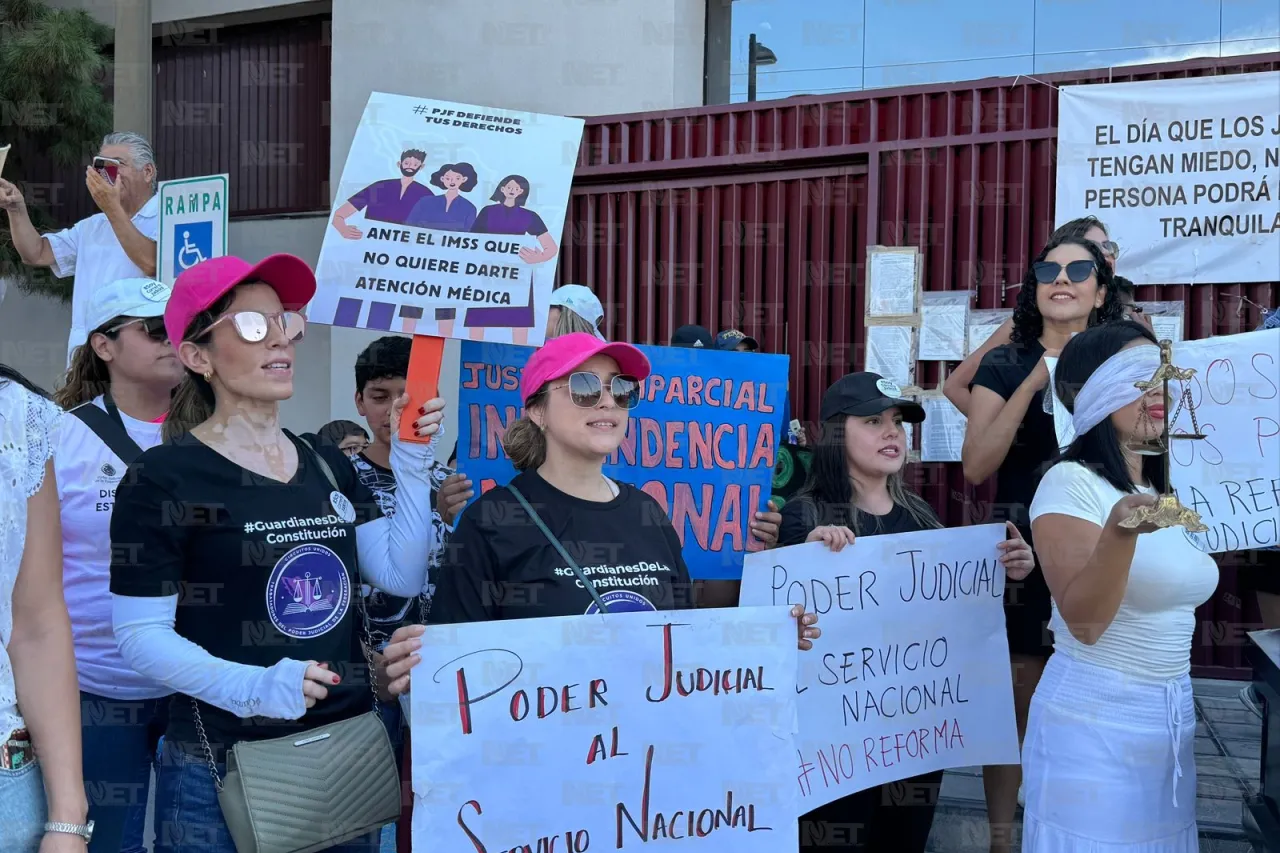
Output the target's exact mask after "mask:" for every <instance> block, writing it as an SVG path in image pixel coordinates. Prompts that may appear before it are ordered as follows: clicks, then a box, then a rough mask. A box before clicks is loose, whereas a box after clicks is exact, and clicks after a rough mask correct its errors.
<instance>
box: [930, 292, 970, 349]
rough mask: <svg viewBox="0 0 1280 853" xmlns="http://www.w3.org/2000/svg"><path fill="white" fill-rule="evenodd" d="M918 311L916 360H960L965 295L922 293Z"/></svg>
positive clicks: (965, 308) (965, 304) (965, 315)
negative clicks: (919, 317)
mask: <svg viewBox="0 0 1280 853" xmlns="http://www.w3.org/2000/svg"><path fill="white" fill-rule="evenodd" d="M923 302H924V305H923V306H922V307H921V309H920V313H921V323H920V359H919V360H920V361H963V360H964V345H965V328H964V325H965V318H966V317H967V316H968V311H969V305H968V303H969V294H968V293H964V292H961V293H956V292H954V291H944V292H941V293H926V294H923Z"/></svg>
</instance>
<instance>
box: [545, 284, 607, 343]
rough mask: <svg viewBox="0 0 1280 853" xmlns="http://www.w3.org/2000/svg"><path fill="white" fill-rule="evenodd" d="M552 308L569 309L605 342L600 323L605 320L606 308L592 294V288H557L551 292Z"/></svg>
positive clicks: (579, 285)
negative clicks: (588, 324) (589, 325)
mask: <svg viewBox="0 0 1280 853" xmlns="http://www.w3.org/2000/svg"><path fill="white" fill-rule="evenodd" d="M551 305H552V307H556V306H559V307H560V308H568V309H569V310H570V311H572V312H573V313H575V314H577V315H578V316H579V317H581V318H582V319H584V320H586V321H587V322H588V323H590V324H591V328H592V329H594V330H595V333H596V337H597V338H599V339H600V340H602V341H603V340H604V339H605V338H604V335H602V334H601V333H600V321H601V320H602V319H604V306H603V305H601V304H600V300H599V299H597V298H596V295H595V294H594V293H592V292H591V288H589V287H585V286H583V285H581V284H566V285H565V286H564V287H557V288H556V289H555V290H553V291H551Z"/></svg>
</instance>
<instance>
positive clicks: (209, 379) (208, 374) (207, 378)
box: [204, 370, 213, 382]
mask: <svg viewBox="0 0 1280 853" xmlns="http://www.w3.org/2000/svg"><path fill="white" fill-rule="evenodd" d="M204 381H205V382H212V381H213V371H212V370H206V371H205V372H204Z"/></svg>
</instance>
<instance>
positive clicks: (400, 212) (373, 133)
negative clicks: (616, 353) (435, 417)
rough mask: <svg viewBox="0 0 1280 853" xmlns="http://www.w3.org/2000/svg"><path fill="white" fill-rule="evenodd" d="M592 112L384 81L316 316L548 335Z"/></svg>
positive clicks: (343, 207)
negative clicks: (454, 95)
mask: <svg viewBox="0 0 1280 853" xmlns="http://www.w3.org/2000/svg"><path fill="white" fill-rule="evenodd" d="M582 125H583V123H582V119H576V118H562V117H560V116H548V115H539V114H537V113H527V112H520V111H516V110H505V109H496V108H489V107H479V106H473V105H470V104H459V103H452V102H447V101H434V100H431V99H428V98H417V97H409V96H405V95H389V94H385V93H383V92H374V93H372V94H371V95H370V96H369V101H368V103H367V104H366V106H365V110H364V114H363V115H362V116H361V119H360V125H359V126H358V127H357V128H356V134H355V138H354V139H353V140H352V142H351V151H350V154H349V155H348V156H347V162H346V165H345V167H344V168H343V170H342V180H341V181H340V182H339V185H338V189H337V193H336V194H335V199H334V206H333V210H332V212H331V213H330V220H329V223H328V227H326V229H325V235H324V244H323V245H322V246H321V249H320V259H319V263H318V264H317V266H316V278H317V279H318V280H319V281H320V282H321V286H320V289H319V290H318V291H317V292H316V296H315V299H314V300H313V301H312V303H311V308H310V311H309V316H310V318H311V320H312V321H313V322H317V323H325V324H331V325H335V326H355V327H359V328H363V329H373V330H378V331H397V332H410V333H416V334H420V335H435V336H438V337H446V338H447V337H468V338H471V339H472V340H495V339H496V340H513V341H515V342H516V343H531V344H534V345H537V344H541V343H542V340H543V337H544V336H545V332H546V324H547V312H548V311H549V310H550V294H551V289H552V286H553V283H554V281H555V272H556V261H557V257H558V255H559V252H560V247H559V240H560V238H561V232H562V231H563V229H564V218H565V211H566V209H567V206H568V200H569V185H570V183H571V182H572V180H573V164H574V161H575V159H576V154H577V150H578V143H579V140H580V139H581V136H582Z"/></svg>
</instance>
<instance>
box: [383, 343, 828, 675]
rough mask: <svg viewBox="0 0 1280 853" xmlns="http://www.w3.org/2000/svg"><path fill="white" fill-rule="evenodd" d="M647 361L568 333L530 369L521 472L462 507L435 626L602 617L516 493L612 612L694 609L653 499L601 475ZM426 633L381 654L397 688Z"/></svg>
mask: <svg viewBox="0 0 1280 853" xmlns="http://www.w3.org/2000/svg"><path fill="white" fill-rule="evenodd" d="M648 375H649V360H648V359H647V358H645V356H644V354H643V353H642V352H640V351H639V350H638V349H636V348H635V347H633V346H631V345H630V344H624V343H606V342H604V341H601V340H598V339H597V338H595V337H594V336H592V335H587V334H571V335H565V336H564V337H560V338H556V339H555V340H553V341H550V342H548V343H547V344H546V345H545V346H544V347H543V348H542V349H540V350H539V351H538V352H537V353H535V354H534V356H533V357H532V358H531V359H529V362H528V364H526V365H525V368H524V371H523V373H522V375H521V379H520V395H521V397H522V398H523V400H524V402H525V414H524V416H523V417H521V418H520V420H518V421H517V422H516V423H514V424H512V425H511V427H509V428H508V430H507V434H506V436H505V439H504V442H503V443H504V446H505V448H506V451H507V455H508V456H510V457H511V461H512V463H514V465H515V467H516V469H517V470H519V471H520V473H519V474H518V475H516V477H515V478H514V479H513V480H512V481H511V483H510V484H509V485H508V486H505V487H499V488H496V489H492V490H490V491H489V492H487V493H486V494H484V495H482V496H481V497H480V499H479V500H477V501H476V502H475V504H474V505H472V506H471V507H469V508H468V509H467V511H466V512H464V513H463V514H462V518H461V519H460V520H459V521H458V527H457V529H456V530H455V531H454V535H453V537H452V539H451V540H450V543H449V548H448V552H447V553H446V555H445V563H444V566H443V567H442V569H441V571H440V573H439V576H438V578H437V580H436V592H435V596H434V598H433V599H432V604H431V613H430V614H429V616H428V619H429V621H430V622H431V623H433V624H446V623H457V622H486V621H490V620H496V619H524V618H531V617H540V616H574V615H582V614H593V613H598V612H600V607H599V605H598V604H597V603H596V601H595V600H594V598H593V596H592V594H591V591H590V590H589V589H587V587H585V586H584V585H583V584H582V583H581V582H580V581H578V580H577V579H576V578H575V576H574V572H573V571H572V569H570V567H569V566H568V564H567V563H566V562H565V560H564V559H563V558H562V557H561V556H560V554H559V552H558V550H557V549H556V547H555V545H554V544H552V542H551V541H550V540H549V539H548V538H547V536H545V535H544V534H543V533H542V532H541V531H540V530H539V528H538V527H537V525H536V523H535V522H533V521H532V520H531V518H530V515H529V514H528V513H527V512H526V511H525V509H524V508H523V506H522V505H521V503H520V499H519V497H517V492H518V493H519V494H520V495H522V496H523V497H524V498H525V499H526V500H527V501H528V503H529V504H530V506H531V507H532V508H533V509H534V510H535V511H536V512H537V513H538V515H540V516H541V518H542V520H543V522H544V523H545V524H546V526H547V527H548V529H549V530H550V531H551V533H552V534H553V535H554V536H555V537H556V538H557V539H559V541H560V542H561V543H562V544H563V546H564V548H565V549H566V551H567V552H568V553H569V555H570V556H572V557H573V558H574V561H575V562H576V563H577V564H578V565H579V567H580V568H581V569H582V571H583V573H584V574H585V575H586V577H587V579H588V580H589V581H591V582H592V585H593V586H594V587H595V589H596V592H597V594H598V595H599V597H600V600H601V601H602V602H603V604H604V608H605V610H606V611H607V612H610V613H618V612H628V611H656V610H672V609H679V608H687V607H692V606H693V602H692V600H691V599H692V596H691V594H690V591H691V587H692V585H691V583H690V581H689V570H688V568H687V567H686V566H685V562H684V558H683V556H682V555H681V548H680V537H679V536H678V535H677V533H676V531H675V528H674V527H672V525H671V520H670V519H669V518H668V517H667V515H666V513H665V512H663V510H662V508H661V506H659V504H658V502H657V501H655V500H654V499H653V498H651V497H650V496H649V495H647V494H645V493H644V492H642V491H640V490H639V489H637V488H636V487H635V486H632V485H630V484H629V483H619V482H615V481H614V480H611V479H610V478H608V477H606V476H605V475H604V471H603V468H604V462H605V459H606V458H607V457H608V456H609V455H610V454H612V453H613V452H614V451H615V450H616V449H617V448H618V446H619V445H620V444H621V442H622V439H623V436H624V435H625V434H626V431H627V418H628V413H629V411H630V410H631V409H632V408H634V407H635V406H636V405H637V404H638V403H639V401H640V382H641V381H642V380H643V379H644V378H645V377H646V376H648ZM795 615H796V617H797V622H798V630H799V646H800V648H801V649H810V648H812V647H813V643H812V642H811V641H812V640H813V639H814V638H816V637H818V636H819V633H820V632H819V630H818V628H817V627H815V625H816V622H817V616H816V615H815V614H812V613H804V612H803V610H802V608H800V607H797V608H796V610H795ZM421 634H422V628H421V627H420V626H415V627H413V628H408V629H402V630H400V631H397V632H396V635H395V636H394V637H392V642H391V645H389V646H388V647H387V649H386V659H387V661H388V662H389V663H388V666H387V673H388V676H389V677H390V678H392V679H394V680H393V681H392V682H391V685H390V689H391V692H393V693H403V692H405V691H406V690H407V689H408V686H409V678H408V672H409V669H410V668H411V667H412V666H413V665H414V664H416V663H417V662H418V657H417V655H415V654H414V651H415V650H416V649H417V648H419V647H420V643H421V641H420V640H419V639H418V637H420V636H421Z"/></svg>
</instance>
